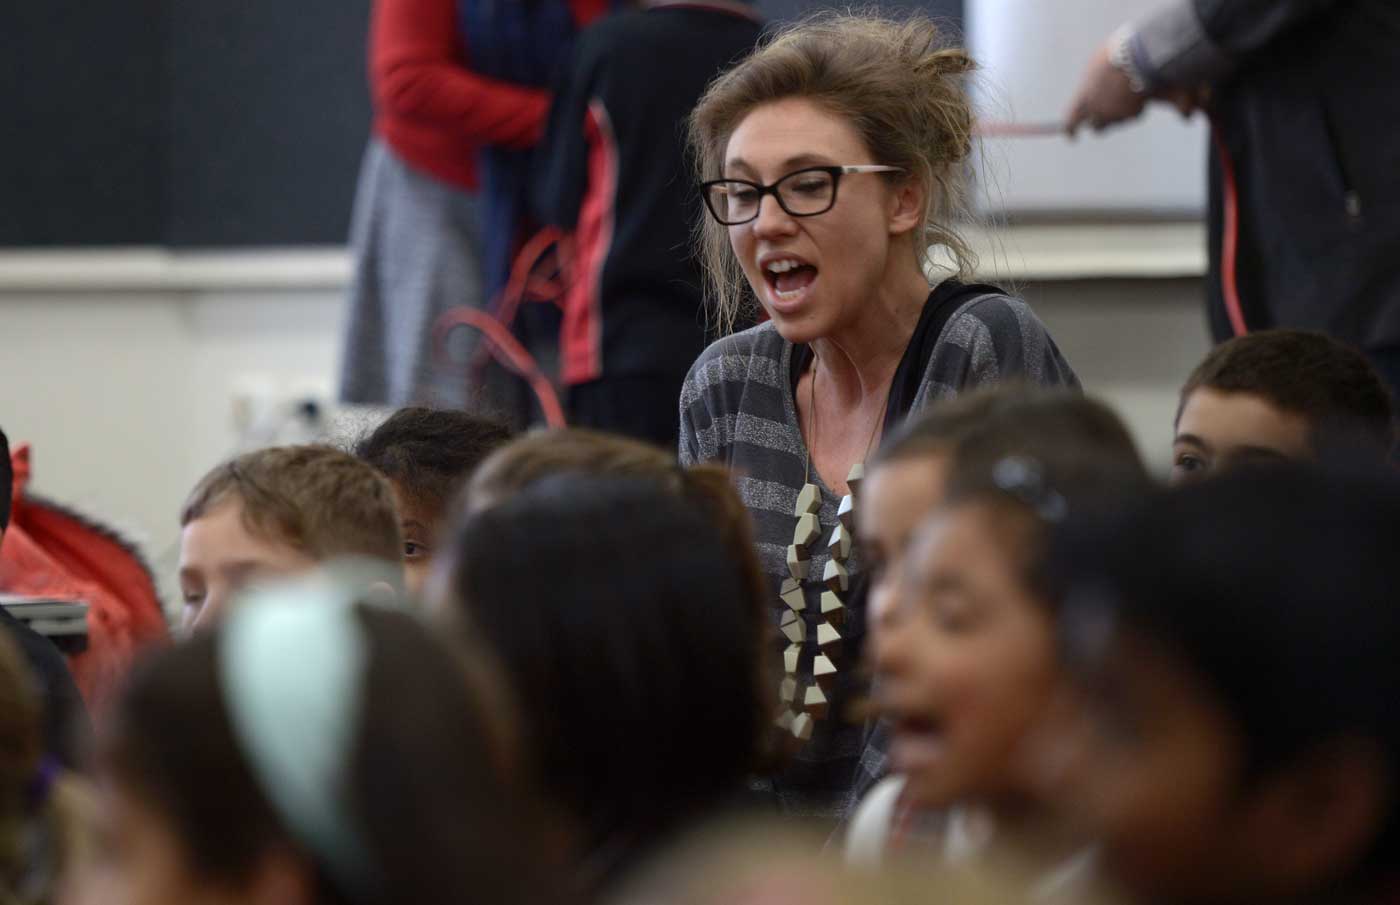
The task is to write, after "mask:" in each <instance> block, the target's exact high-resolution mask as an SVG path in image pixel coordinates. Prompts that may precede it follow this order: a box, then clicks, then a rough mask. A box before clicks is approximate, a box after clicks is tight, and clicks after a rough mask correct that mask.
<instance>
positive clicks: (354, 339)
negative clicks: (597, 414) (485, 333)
mask: <svg viewBox="0 0 1400 905" xmlns="http://www.w3.org/2000/svg"><path fill="white" fill-rule="evenodd" d="M605 8H606V2H605V0H573V2H565V0H530V2H523V3H509V4H496V3H491V2H476V0H460V2H459V0H376V2H375V4H374V8H373V12H372V19H371V24H370V39H369V76H370V89H371V95H372V98H373V102H374V110H375V122H374V129H373V136H372V138H371V139H370V143H369V148H368V150H367V151H366V153H365V160H364V164H363V167H362V170H361V176H360V185H359V188H358V190H357V194H356V203H355V212H354V216H353V222H352V225H351V238H350V244H351V246H352V250H353V253H354V258H355V273H354V278H353V281H352V284H351V288H350V317H349V322H348V327H347V332H346V334H345V340H344V362H343V366H342V369H341V377H340V395H341V398H342V399H344V400H345V401H347V402H355V403H368V404H379V405H395V406H398V405H404V404H407V403H410V402H427V401H434V400H435V401H439V402H444V403H451V404H455V405H459V406H460V405H463V404H469V403H470V404H474V403H481V404H483V405H486V406H487V407H489V408H493V409H497V410H500V411H501V412H502V413H504V414H507V415H509V416H510V417H511V418H512V419H514V420H523V419H524V418H525V417H526V412H527V409H526V403H525V402H524V398H525V397H524V392H525V391H524V387H523V385H522V384H520V383H519V382H518V381H516V380H515V379H514V378H513V377H509V376H508V375H505V374H504V372H500V371H494V370H493V371H488V373H491V374H494V375H495V376H494V377H493V378H492V383H491V386H490V388H489V389H486V390H485V391H484V392H483V388H482V387H466V386H464V385H463V384H464V383H465V382H466V380H467V376H466V374H465V370H464V369H462V368H455V369H454V368H443V367H440V365H441V364H442V363H439V362H435V361H434V350H433V347H432V337H433V325H434V324H435V323H436V322H437V319H438V317H439V316H440V315H441V314H442V313H443V312H445V311H446V310H448V309H449V308H452V307H454V306H457V305H471V306H473V307H477V308H483V307H486V306H487V305H488V304H490V302H491V301H492V299H493V298H494V296H495V295H496V294H497V293H498V292H499V291H500V290H501V289H502V288H503V287H504V286H505V282H506V274H507V273H508V272H509V268H510V261H511V257H512V256H513V255H514V253H515V249H516V248H517V246H518V244H519V243H520V242H521V241H522V233H523V232H525V231H526V230H527V226H526V225H525V223H524V221H523V213H524V204H525V191H526V184H525V181H524V172H525V167H526V165H527V164H526V161H527V158H525V157H522V156H520V155H522V154H523V153H524V152H525V151H526V149H528V148H530V147H531V146H532V145H534V144H535V142H536V141H538V139H539V137H540V133H541V131H542V129H543V127H544V120H545V116H546V113H547V111H548V109H549V93H548V90H547V84H548V78H549V76H550V75H551V74H552V61H553V60H555V58H556V57H557V55H559V54H561V53H564V52H566V51H567V48H568V46H569V42H570V41H571V40H572V37H573V34H574V31H575V30H576V29H577V28H578V27H579V26H580V25H581V24H584V23H587V22H588V21H591V20H592V19H593V18H596V17H597V15H599V14H600V13H601V12H602V11H603V9H605ZM527 316H532V315H527ZM470 346H471V347H472V348H473V349H474V348H475V346H476V344H475V343H474V342H473V343H471V344H470ZM461 351H462V350H458V352H461ZM462 358H470V355H454V360H456V359H462Z"/></svg>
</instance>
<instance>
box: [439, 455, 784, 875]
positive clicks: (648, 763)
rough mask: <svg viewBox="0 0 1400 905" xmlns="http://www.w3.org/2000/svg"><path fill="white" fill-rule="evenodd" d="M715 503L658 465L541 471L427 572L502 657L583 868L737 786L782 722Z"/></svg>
mask: <svg viewBox="0 0 1400 905" xmlns="http://www.w3.org/2000/svg"><path fill="white" fill-rule="evenodd" d="M673 471H675V473H676V474H677V475H678V476H683V474H684V473H683V472H680V471H679V469H675V468H674V466H673ZM731 492H732V491H731ZM706 509H707V505H706V503H705V501H704V499H703V497H702V496H701V495H699V494H696V493H693V492H677V491H675V490H673V489H670V488H667V487H666V486H664V485H663V484H662V483H660V482H658V481H656V480H654V479H648V478H643V477H637V476H625V477H613V476H599V475H585V474H569V473H564V474H558V475H554V476H552V477H544V478H541V479H539V480H537V481H535V482H533V483H531V484H529V485H527V486H525V487H524V489H522V490H519V491H517V492H515V493H513V494H512V495H511V496H509V497H508V498H506V499H504V500H502V501H500V502H498V503H496V504H495V505H493V506H490V507H488V508H485V509H482V510H480V511H478V512H475V513H474V514H472V515H470V516H468V517H467V518H466V519H465V520H464V521H463V522H462V523H461V524H460V525H459V526H458V527H457V528H456V530H455V531H454V536H453V539H452V544H451V547H450V549H449V551H448V559H447V560H446V562H445V563H444V566H445V568H443V570H442V571H441V572H439V573H438V575H439V576H441V580H437V579H435V580H434V582H432V583H431V585H430V587H431V589H432V590H431V591H430V596H431V598H432V599H430V601H429V605H430V608H431V610H432V612H434V614H435V615H436V616H437V617H438V618H439V619H440V621H441V622H442V623H443V624H444V626H446V627H447V629H448V630H449V631H451V632H452V633H453V634H455V635H457V636H459V637H463V638H479V639H480V640H481V641H482V642H483V643H485V644H487V645H488V646H490V647H492V648H493V649H494V650H495V652H496V653H497V655H498V657H499V659H500V660H501V662H502V663H503V665H504V667H505V671H506V676H507V679H508V680H509V681H510V682H512V683H513V685H514V687H515V690H516V692H517V695H518V697H519V700H520V703H521V707H522V712H523V713H525V714H526V715H527V723H526V726H525V738H526V741H527V745H528V747H530V748H531V749H532V750H534V751H536V752H537V754H538V760H539V764H540V769H541V778H542V784H543V786H544V787H545V789H546V790H547V792H548V793H549V795H550V797H551V799H552V802H553V804H554V805H555V806H556V808H557V809H558V811H559V813H560V815H561V818H562V819H564V820H566V821H570V822H572V823H573V824H574V826H575V827H576V828H577V835H578V848H579V850H580V853H581V857H582V859H583V862H584V863H583V865H582V867H581V870H582V871H583V873H584V877H585V882H588V883H597V882H604V881H607V880H609V879H611V878H613V877H615V876H616V871H617V870H618V869H620V868H622V867H624V866H625V865H626V864H627V863H628V862H629V861H632V860H633V859H634V858H635V857H637V856H638V855H640V854H642V853H643V852H644V851H646V850H647V849H648V848H649V847H650V846H653V845H656V844H657V843H659V842H660V841H661V840H662V839H663V838H664V837H665V836H667V835H668V834H669V833H671V832H673V831H677V830H680V829H684V828H686V827H687V826H688V825H689V824H691V823H693V822H694V821H695V820H697V819H699V818H700V817H702V816H704V815H707V814H708V813H709V812H710V811H711V810H712V809H715V808H717V807H720V806H723V805H724V804H725V803H726V802H727V801H728V800H729V799H730V798H732V797H733V795H735V794H737V793H738V792H739V791H740V789H741V788H742V786H743V784H744V777H745V776H746V775H747V773H748V772H749V771H750V770H752V769H753V768H754V766H755V760H756V757H757V755H758V753H759V748H760V740H761V738H762V735H763V733H764V731H765V730H766V729H767V728H768V727H769V725H771V720H772V715H773V709H772V706H771V704H770V701H771V693H770V692H769V690H768V687H767V686H768V682H767V681H766V680H765V676H764V675H763V670H762V669H761V666H760V664H761V662H762V657H763V651H764V648H765V645H766V642H767V641H768V640H769V636H768V631H769V627H768V623H767V620H766V617H765V612H764V603H763V600H762V597H761V596H760V594H759V591H758V589H757V588H756V587H755V586H754V584H753V582H752V580H751V574H752V569H753V568H754V567H753V566H752V564H751V562H749V561H747V560H751V559H752V557H753V553H752V550H751V549H745V550H742V551H738V550H736V549H735V548H734V547H733V545H732V544H731V543H730V542H729V540H728V539H727V538H726V536H725V534H724V533H723V532H722V531H721V529H720V528H719V526H718V525H717V524H716V522H715V521H714V519H713V518H712V517H709V516H708V515H707V513H706ZM736 556H742V557H744V558H742V559H736Z"/></svg>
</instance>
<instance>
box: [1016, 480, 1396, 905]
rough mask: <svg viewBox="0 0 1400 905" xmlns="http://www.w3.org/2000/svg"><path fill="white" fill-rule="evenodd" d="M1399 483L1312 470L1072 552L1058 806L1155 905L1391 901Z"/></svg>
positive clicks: (1168, 505)
mask: <svg viewBox="0 0 1400 905" xmlns="http://www.w3.org/2000/svg"><path fill="white" fill-rule="evenodd" d="M1397 537H1400V486H1397V483H1396V480H1395V477H1394V476H1393V475H1374V476H1370V477H1355V476H1350V475H1341V474H1336V473H1329V472H1327V471H1323V470H1321V469H1315V468H1308V467H1305V466H1300V465H1288V466H1277V467H1271V468H1267V469H1250V470H1248V471H1242V472H1240V473H1238V474H1232V475H1227V476H1225V477H1223V478H1220V479H1216V480H1212V481H1204V482H1200V483H1198V484H1193V485H1191V486H1188V487H1181V488H1177V489H1176V490H1174V491H1172V492H1170V493H1163V494H1160V495H1158V496H1155V497H1154V498H1152V499H1150V500H1149V501H1148V502H1146V503H1145V504H1143V505H1142V506H1140V507H1139V508H1138V509H1137V510H1136V511H1134V512H1132V513H1131V514H1130V515H1128V516H1126V517H1123V518H1120V519H1118V520H1116V521H1114V522H1112V523H1108V524H1100V525H1098V526H1096V527H1094V528H1092V529H1088V530H1084V531H1082V532H1080V533H1079V534H1078V536H1073V537H1071V538H1070V539H1063V540H1062V542H1061V544H1060V545H1059V547H1058V549H1056V550H1055V551H1054V553H1055V555H1054V557H1053V558H1054V561H1055V562H1056V563H1057V564H1058V569H1059V572H1060V574H1059V576H1058V577H1057V581H1059V582H1061V583H1062V584H1063V586H1064V587H1065V588H1066V589H1067V591H1068V596H1067V598H1066V601H1067V602H1066V604H1065V607H1064V609H1063V610H1062V617H1061V633H1062V650H1063V651H1064V652H1065V657H1066V659H1067V661H1068V664H1069V666H1070V670H1071V674H1072V675H1073V676H1074V677H1075V680H1076V681H1075V685H1076V688H1077V694H1076V696H1075V698H1074V704H1073V706H1069V707H1066V708H1065V709H1064V711H1062V712H1061V714H1060V717H1061V718H1060V719H1059V720H1055V721H1053V723H1052V725H1051V726H1050V727H1047V730H1046V731H1045V732H1044V733H1043V735H1042V739H1043V740H1045V741H1047V742H1048V745H1047V747H1046V749H1045V750H1044V752H1043V755H1044V756H1043V757H1041V758H1039V760H1040V762H1041V763H1043V764H1044V765H1045V769H1046V772H1045V776H1044V779H1045V780H1046V782H1045V788H1046V790H1047V793H1048V794H1049V795H1050V796H1051V797H1052V798H1053V799H1054V800H1057V801H1059V802H1060V803H1061V804H1062V805H1063V806H1064V807H1065V809H1066V810H1067V811H1069V812H1070V813H1074V814H1077V816H1078V817H1079V822H1080V823H1081V825H1082V826H1083V827H1084V828H1085V829H1087V830H1089V831H1090V832H1091V833H1092V834H1093V835H1094V836H1095V837H1096V838H1097V839H1098V840H1099V843H1100V853H1101V857H1102V864H1103V866H1104V868H1105V869H1106V870H1107V872H1108V873H1109V874H1110V875H1112V876H1113V877H1114V878H1115V879H1117V880H1118V881H1120V882H1121V883H1122V884H1124V885H1125V886H1126V887H1127V891H1128V892H1130V893H1132V894H1135V896H1136V897H1137V898H1138V900H1139V901H1149V902H1172V903H1176V905H1192V903H1212V905H1224V903H1241V905H1244V903H1248V905H1271V903H1285V902H1286V903H1302V902H1317V903H1321V902H1348V903H1367V902H1383V901H1394V900H1395V895H1396V892H1397V889H1400V885H1397V882H1400V802H1398V801H1397V797H1396V789H1397V787H1400V786H1398V785H1397V784H1398V783H1400V720H1397V719H1396V711H1395V708H1396V702H1397V701H1400V657H1397V656H1396V651H1397V650H1400V607H1398V606H1397V605H1396V603H1397V600H1400V570H1397V566H1396V560H1395V539H1396V538H1397Z"/></svg>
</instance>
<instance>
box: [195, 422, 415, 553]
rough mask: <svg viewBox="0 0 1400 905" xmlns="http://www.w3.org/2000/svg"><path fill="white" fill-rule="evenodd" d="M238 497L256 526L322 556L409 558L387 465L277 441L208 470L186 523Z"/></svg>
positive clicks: (255, 530) (248, 522)
mask: <svg viewBox="0 0 1400 905" xmlns="http://www.w3.org/2000/svg"><path fill="white" fill-rule="evenodd" d="M230 497H233V498H236V499H237V500H238V501H239V502H240V503H241V504H242V505H243V522H244V526H245V527H246V528H247V529H248V531H250V532H252V533H254V534H257V535H260V536H263V537H270V538H273V539H275V540H276V541H278V542H280V543H285V544H287V545H289V546H291V547H293V548H295V549H297V550H300V551H302V552H303V553H305V554H307V555H308V556H310V557H312V558H313V559H316V560H326V559H331V558H333V557H337V556H369V557H373V558H375V559H380V560H386V561H388V562H400V561H401V560H402V559H403V537H402V535H401V533H400V531H399V515H398V511H397V509H396V507H395V505H394V493H393V490H392V489H390V487H389V483H388V481H386V480H385V479H384V478H383V477H382V476H380V474H379V472H377V471H375V470H374V468H373V467H372V466H370V465H369V464H367V463H365V462H362V461H360V460H359V459H357V458H355V457H354V456H352V455H350V454H349V453H345V452H341V451H340V450H338V449H335V448H333V447H330V446H274V447H271V448H269V449H260V450H257V451H256V452H250V453H245V454H244V455H241V456H239V457H237V458H236V459H230V460H229V461H227V462H224V463H223V464H221V465H218V466H217V467H215V468H214V469H213V470H212V471H210V472H209V473H208V474H206V475H205V476H204V477H203V478H202V479H200V482H199V483H198V484H196V485H195V488H194V490H193V491H191V492H190V495H189V498H188V499H187V500H185V505H184V507H183V508H182V509H181V511H180V525H181V526H182V527H183V526H185V525H188V524H189V523H190V522H193V521H195V520H196V519H199V518H203V517H204V516H205V515H207V514H208V513H209V511H210V510H211V509H213V508H214V507H215V506H217V505H219V504H220V503H222V502H223V501H224V500H226V499H229V498H230Z"/></svg>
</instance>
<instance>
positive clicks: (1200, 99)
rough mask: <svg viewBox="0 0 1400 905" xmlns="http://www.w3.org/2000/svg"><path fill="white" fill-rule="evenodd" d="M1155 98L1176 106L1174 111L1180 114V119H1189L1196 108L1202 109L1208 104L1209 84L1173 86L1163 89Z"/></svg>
mask: <svg viewBox="0 0 1400 905" xmlns="http://www.w3.org/2000/svg"><path fill="white" fill-rule="evenodd" d="M1156 99H1157V100H1161V101H1165V102H1166V103H1168V104H1171V105H1172V106H1173V107H1175V108H1176V112H1177V113H1180V114H1181V118H1182V119H1190V118H1191V116H1192V114H1194V113H1195V112H1196V111H1197V110H1204V109H1206V107H1208V106H1209V105H1210V86H1209V85H1201V86H1200V87H1197V88H1184V87H1173V88H1168V89H1166V90H1165V91H1163V92H1162V93H1161V94H1160V95H1158V97H1157V98H1156Z"/></svg>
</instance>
